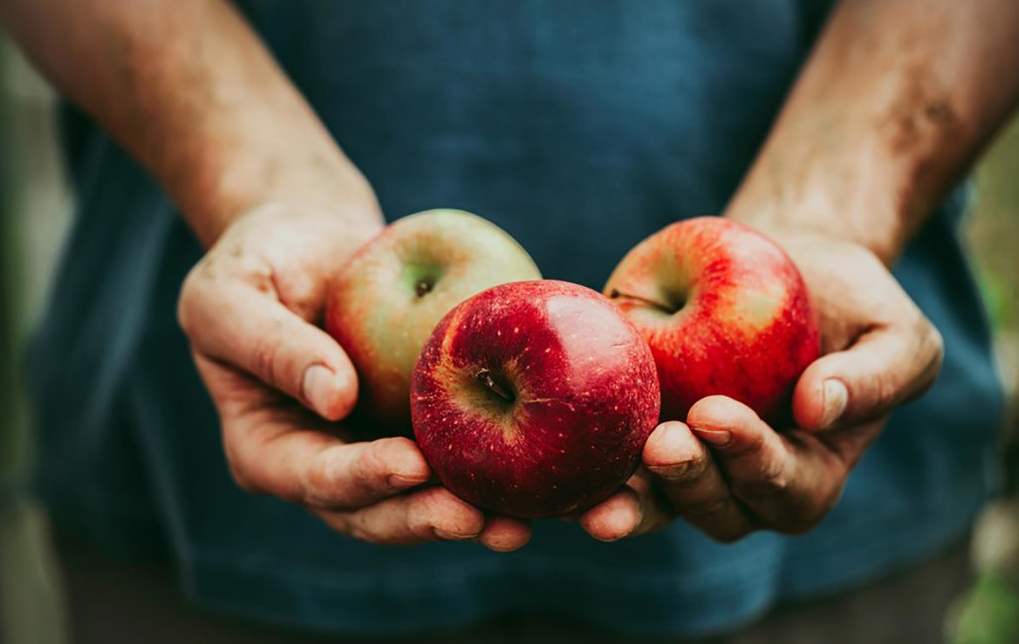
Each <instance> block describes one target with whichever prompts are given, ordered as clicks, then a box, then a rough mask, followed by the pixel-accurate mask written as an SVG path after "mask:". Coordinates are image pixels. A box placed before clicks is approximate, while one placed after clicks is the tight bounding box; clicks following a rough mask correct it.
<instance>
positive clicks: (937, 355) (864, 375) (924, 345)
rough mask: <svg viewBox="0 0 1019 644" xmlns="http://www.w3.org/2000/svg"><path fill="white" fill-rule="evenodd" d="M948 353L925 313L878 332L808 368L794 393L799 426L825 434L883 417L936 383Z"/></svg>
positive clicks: (871, 332)
mask: <svg viewBox="0 0 1019 644" xmlns="http://www.w3.org/2000/svg"><path fill="white" fill-rule="evenodd" d="M942 355H943V348H942V341H941V334H939V333H938V331H937V330H936V329H935V328H934V327H933V326H932V325H931V324H930V323H929V322H928V321H927V320H926V318H923V316H922V315H919V321H918V322H916V323H914V324H904V325H901V326H898V325H894V326H893V325H889V326H885V327H879V328H876V329H872V330H870V331H868V332H866V333H864V334H863V335H861V336H860V337H859V338H858V339H857V341H856V342H855V343H854V344H853V345H852V346H850V347H849V348H848V349H845V350H843V351H836V352H834V353H830V354H828V355H826V356H824V357H822V358H820V359H818V360H816V361H815V362H813V363H812V364H811V365H810V366H809V367H807V369H806V371H804V372H803V375H801V376H800V379H799V381H798V382H797V383H796V388H795V390H794V391H793V417H794V418H795V420H796V424H797V425H798V426H800V427H802V428H804V429H808V430H823V429H828V428H831V427H834V426H836V425H838V426H844V425H857V424H860V423H863V422H866V421H868V420H873V419H874V418H877V417H879V416H882V415H884V414H886V413H888V412H889V411H891V410H892V409H893V408H894V407H895V406H896V405H898V404H900V403H902V402H905V401H907V400H910V399H912V398H915V397H916V396H919V395H920V394H922V393H923V392H924V391H926V390H927V389H928V388H929V387H930V386H931V385H932V384H933V383H934V379H935V378H936V377H937V374H938V371H939V370H940V368H941V359H942Z"/></svg>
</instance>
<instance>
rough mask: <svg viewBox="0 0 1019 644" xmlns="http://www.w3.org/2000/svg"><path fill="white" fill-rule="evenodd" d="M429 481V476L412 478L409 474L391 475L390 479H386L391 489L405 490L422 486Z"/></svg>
mask: <svg viewBox="0 0 1019 644" xmlns="http://www.w3.org/2000/svg"><path fill="white" fill-rule="evenodd" d="M427 480H428V476H427V475H426V476H423V477H422V476H410V475H407V474H390V475H389V477H388V478H387V479H386V482H387V483H389V487H397V488H404V487H411V486H414V485H421V484H422V483H424V482H425V481H427Z"/></svg>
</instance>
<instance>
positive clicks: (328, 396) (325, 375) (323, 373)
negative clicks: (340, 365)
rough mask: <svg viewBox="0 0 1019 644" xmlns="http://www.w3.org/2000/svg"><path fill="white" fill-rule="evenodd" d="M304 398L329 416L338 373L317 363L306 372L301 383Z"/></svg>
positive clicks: (317, 409)
mask: <svg viewBox="0 0 1019 644" xmlns="http://www.w3.org/2000/svg"><path fill="white" fill-rule="evenodd" d="M301 387H302V390H303V392H304V399H305V400H307V401H308V404H309V405H311V407H312V409H314V410H315V411H316V412H317V413H318V414H319V415H321V416H327V415H328V414H329V406H330V403H331V402H332V394H333V392H334V391H335V387H336V375H335V374H334V373H333V372H332V371H330V369H329V368H328V367H326V366H324V365H320V364H315V365H311V366H310V367H308V369H307V370H305V372H304V382H303V383H302V385H301Z"/></svg>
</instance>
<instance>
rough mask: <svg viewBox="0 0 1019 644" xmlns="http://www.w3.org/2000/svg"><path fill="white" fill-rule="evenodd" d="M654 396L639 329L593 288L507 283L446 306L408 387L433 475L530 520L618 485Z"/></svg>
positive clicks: (651, 421) (632, 465)
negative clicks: (447, 308) (444, 313)
mask: <svg viewBox="0 0 1019 644" xmlns="http://www.w3.org/2000/svg"><path fill="white" fill-rule="evenodd" d="M660 401H661V396H660V394H659V390H658V381H657V377H656V375H655V363H654V358H653V357H652V356H651V351H650V349H649V348H648V346H647V343H646V342H644V340H643V338H641V336H640V333H639V332H638V331H637V330H636V329H635V328H634V327H633V325H632V324H630V323H629V322H628V321H627V320H626V319H625V318H624V317H623V316H622V315H620V313H619V312H618V311H617V310H616V309H615V308H614V307H613V305H612V304H611V303H610V302H609V301H608V300H606V299H605V298H604V297H602V296H601V295H599V294H598V293H596V292H594V291H592V290H591V289H588V288H585V287H583V286H578V285H576V284H570V283H567V282H559V281H555V280H542V281H530V282H518V283H516V284H504V285H502V286H497V287H495V288H491V289H489V290H487V291H485V292H483V293H481V294H479V295H477V296H475V297H473V298H471V299H469V300H467V301H465V302H463V303H461V304H460V305H459V306H457V307H456V308H455V309H453V310H452V311H451V312H450V313H449V314H448V315H447V316H446V317H445V318H444V319H443V320H442V321H441V322H440V323H439V326H438V327H437V328H436V331H435V333H434V334H433V335H432V337H431V338H430V339H429V341H428V344H427V345H425V349H424V351H423V353H422V354H421V359H420V361H419V363H418V366H417V368H416V369H415V370H414V381H413V387H412V389H411V408H412V412H413V416H414V430H415V434H416V436H417V440H418V443H419V444H420V445H421V449H422V451H423V452H424V453H425V455H426V456H427V457H428V461H429V462H430V463H431V464H432V465H433V467H434V468H435V471H436V473H437V474H438V476H439V478H440V480H442V481H443V482H444V483H445V484H446V485H447V486H448V487H449V489H451V490H453V491H454V492H456V493H457V494H459V495H460V496H462V497H463V498H465V499H468V500H470V501H472V502H474V503H476V504H477V505H479V506H480V507H485V508H491V509H495V510H497V511H499V512H501V513H505V514H509V515H513V516H522V517H531V518H537V517H550V516H561V515H563V514H567V513H571V512H576V511H577V510H580V509H586V508H588V507H590V506H592V505H593V504H595V503H596V502H598V501H601V500H603V499H605V498H606V497H607V496H609V495H610V494H612V493H613V492H615V491H616V490H617V489H619V487H620V486H622V484H623V483H625V482H626V480H627V479H628V478H629V476H630V475H631V474H633V472H634V470H635V469H636V468H637V463H638V461H639V460H640V452H641V448H642V447H643V446H644V443H645V441H647V438H648V436H649V435H650V434H651V430H653V429H654V427H655V425H656V424H657V422H658V411H659V403H660Z"/></svg>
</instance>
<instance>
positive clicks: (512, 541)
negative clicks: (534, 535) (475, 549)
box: [478, 515, 531, 552]
mask: <svg viewBox="0 0 1019 644" xmlns="http://www.w3.org/2000/svg"><path fill="white" fill-rule="evenodd" d="M530 539H531V522H530V521H526V520H524V519H514V518H512V517H503V516H497V515H495V516H488V517H487V518H486V519H485V527H484V528H483V529H482V530H481V534H479V535H478V543H480V544H481V545H483V546H485V547H486V548H488V549H489V550H495V551H496V552H510V551H513V550H517V549H519V548H522V547H524V545H525V544H527V542H528V541H530Z"/></svg>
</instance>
